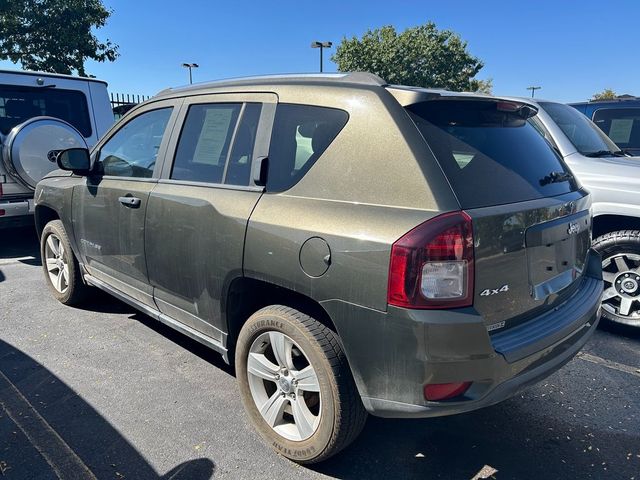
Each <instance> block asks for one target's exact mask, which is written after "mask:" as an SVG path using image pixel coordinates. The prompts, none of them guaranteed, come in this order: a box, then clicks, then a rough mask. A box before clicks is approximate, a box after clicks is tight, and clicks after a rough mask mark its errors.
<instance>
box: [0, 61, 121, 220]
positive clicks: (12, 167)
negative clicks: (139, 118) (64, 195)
mask: <svg viewBox="0 0 640 480" xmlns="http://www.w3.org/2000/svg"><path fill="white" fill-rule="evenodd" d="M113 121H114V119H113V112H112V110H111V104H110V102H109V95H108V93H107V84H106V82H104V81H102V80H96V79H94V78H84V77H73V76H70V75H58V74H52V73H43V72H30V71H15V70H0V228H2V227H11V226H17V225H22V224H29V223H32V222H33V192H34V189H35V186H36V183H38V181H39V180H40V179H42V177H43V176H44V175H46V174H47V173H49V172H50V171H52V170H54V169H56V168H57V166H56V163H55V158H54V157H55V152H56V151H57V150H62V149H64V148H71V147H74V146H82V147H88V148H91V147H92V146H93V145H95V144H96V142H97V141H98V139H99V138H100V137H101V136H102V135H103V134H104V133H105V132H106V131H107V130H108V129H109V128H110V127H111V125H112V124H113Z"/></svg>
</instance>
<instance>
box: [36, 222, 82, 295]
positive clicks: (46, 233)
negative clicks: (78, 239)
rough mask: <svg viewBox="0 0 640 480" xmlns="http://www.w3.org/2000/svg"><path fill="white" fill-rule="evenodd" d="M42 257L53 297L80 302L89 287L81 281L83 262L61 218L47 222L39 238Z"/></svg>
mask: <svg viewBox="0 0 640 480" xmlns="http://www.w3.org/2000/svg"><path fill="white" fill-rule="evenodd" d="M40 256H41V258H42V268H43V269H44V275H45V279H46V282H47V286H48V287H49V290H51V293H52V294H53V296H54V297H55V298H56V299H57V300H58V301H59V302H61V303H64V304H65V305H77V304H78V303H81V302H82V300H83V299H84V298H85V296H86V294H87V291H88V290H89V287H88V286H87V285H86V284H85V283H84V282H83V281H82V278H81V273H80V265H79V264H78V260H77V259H76V257H75V255H74V254H73V251H72V250H71V244H70V243H69V237H68V236H67V232H66V230H65V229H64V225H63V224H62V222H61V221H60V220H53V221H51V222H49V223H47V224H46V225H45V227H44V229H43V231H42V236H41V238H40Z"/></svg>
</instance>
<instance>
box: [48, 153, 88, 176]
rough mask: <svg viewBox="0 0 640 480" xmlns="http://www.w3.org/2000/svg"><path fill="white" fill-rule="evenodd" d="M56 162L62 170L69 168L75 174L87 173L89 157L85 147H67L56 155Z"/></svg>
mask: <svg viewBox="0 0 640 480" xmlns="http://www.w3.org/2000/svg"><path fill="white" fill-rule="evenodd" d="M56 163H57V164H58V167H60V168H61V169H62V170H71V171H72V172H73V173H75V174H76V175H83V176H84V175H89V173H90V172H91V159H90V158H89V150H87V149H86V148H69V149H67V150H61V151H60V152H58V155H56Z"/></svg>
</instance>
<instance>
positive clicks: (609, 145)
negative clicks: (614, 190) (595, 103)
mask: <svg viewBox="0 0 640 480" xmlns="http://www.w3.org/2000/svg"><path fill="white" fill-rule="evenodd" d="M539 105H540V107H542V108H543V109H544V111H545V112H547V113H548V114H549V116H550V117H551V118H552V120H553V121H554V122H556V124H557V125H558V127H560V130H562V131H563V132H564V134H565V135H566V136H567V137H568V138H569V140H570V141H571V143H572V144H573V146H574V147H576V150H578V152H580V153H581V154H583V155H594V154H595V155H597V154H602V153H603V152H604V153H606V152H610V153H611V154H613V153H617V152H619V151H620V149H619V148H618V147H617V146H616V144H615V143H613V142H612V141H611V140H610V139H609V137H607V136H606V135H605V134H604V133H603V132H602V130H600V129H599V128H598V127H596V126H595V124H594V123H593V122H592V121H591V120H589V119H588V118H587V117H585V116H584V115H583V114H582V113H580V112H578V111H577V110H576V109H575V108H573V107H570V106H569V105H563V104H562V103H551V102H539Z"/></svg>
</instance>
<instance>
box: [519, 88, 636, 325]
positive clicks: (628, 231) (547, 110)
mask: <svg viewBox="0 0 640 480" xmlns="http://www.w3.org/2000/svg"><path fill="white" fill-rule="evenodd" d="M535 105H536V106H538V108H539V109H540V110H539V112H538V115H536V116H535V117H533V118H531V119H530V122H531V123H532V124H533V125H534V126H536V128H538V130H539V131H540V132H541V133H542V134H543V135H544V136H545V137H546V138H547V140H548V141H549V143H550V144H551V145H553V147H554V148H555V149H556V150H557V152H558V153H559V154H560V155H561V156H562V157H563V159H564V161H565V162H566V163H567V165H568V166H569V168H570V169H571V171H572V172H573V173H574V174H575V175H576V176H577V177H578V179H579V180H580V182H581V183H582V184H583V185H584V186H585V187H586V188H587V189H588V190H589V191H590V192H591V195H592V197H593V206H592V211H593V238H594V243H593V246H594V248H595V249H596V250H597V251H598V252H600V254H601V255H602V267H603V277H604V282H605V290H604V293H603V296H602V316H603V318H605V319H607V320H609V321H611V322H616V323H620V324H625V325H633V326H640V158H638V157H630V156H628V155H626V154H625V153H624V152H623V151H622V150H621V149H620V148H619V147H618V146H617V145H616V144H615V143H613V142H612V141H611V140H610V139H609V138H608V137H607V136H606V135H605V134H604V133H603V132H602V131H601V129H599V128H598V127H596V125H595V124H594V123H593V122H592V121H591V120H589V119H588V118H587V117H586V116H584V115H582V114H581V113H579V112H578V111H577V110H576V109H574V108H572V107H570V106H568V105H564V104H562V103H556V102H548V101H544V100H536V101H535Z"/></svg>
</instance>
